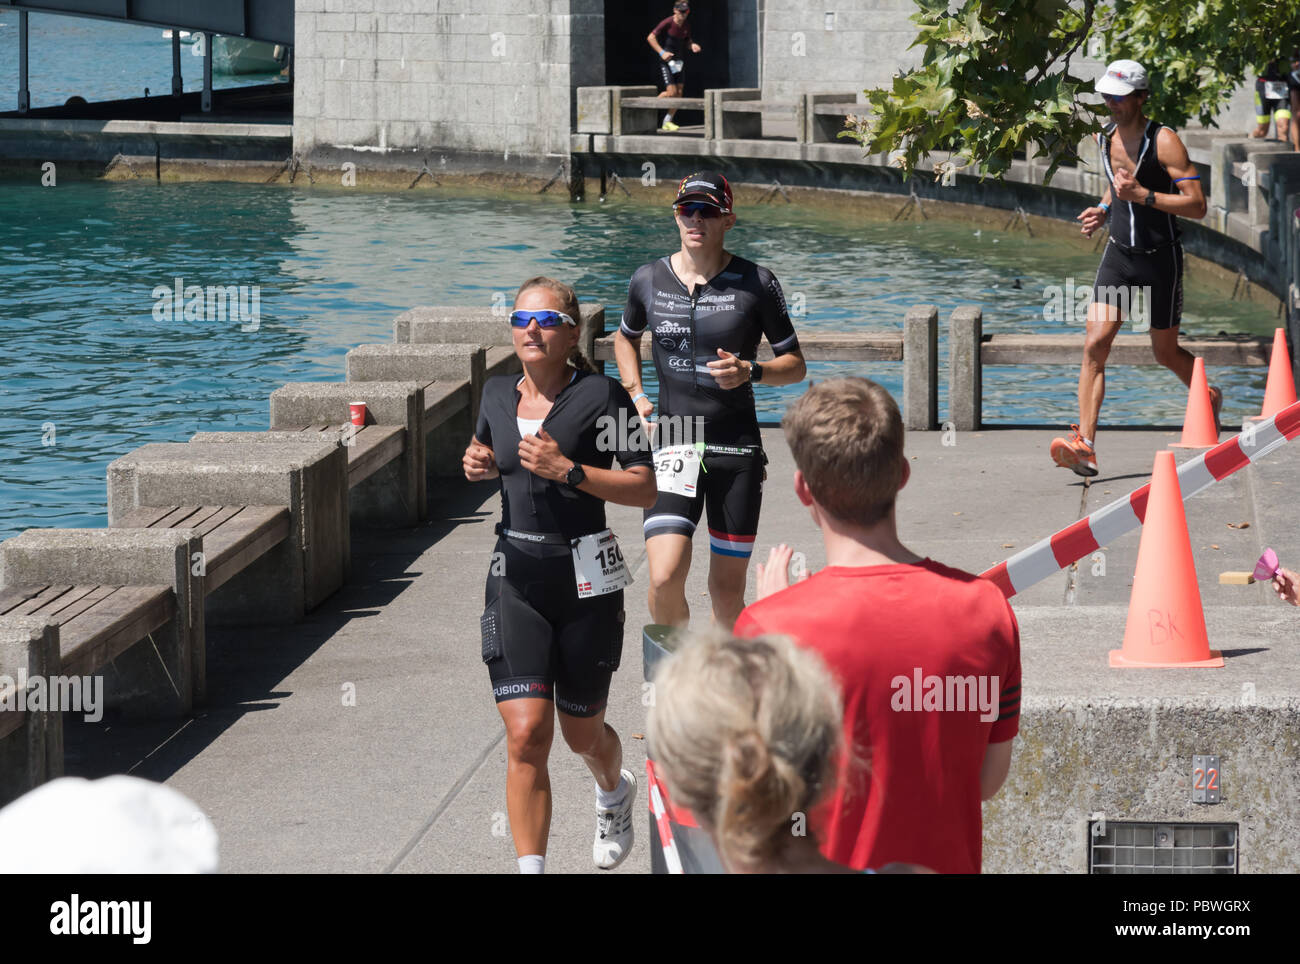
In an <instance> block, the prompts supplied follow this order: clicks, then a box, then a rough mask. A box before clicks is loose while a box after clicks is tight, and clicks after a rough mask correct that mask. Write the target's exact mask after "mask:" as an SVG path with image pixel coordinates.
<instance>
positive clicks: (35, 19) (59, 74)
mask: <svg viewBox="0 0 1300 964" xmlns="http://www.w3.org/2000/svg"><path fill="white" fill-rule="evenodd" d="M27 24H28V29H27V34H28V41H27V51H28V57H27V71H28V87H29V89H30V90H31V101H32V103H31V105H32V107H55V106H58V105H59V104H62V103H64V102H65V101H66V100H67V99H68V98H69V97H71V96H73V95H74V94H75V95H78V96H81V97H84V98H85V99H86V100H87V101H90V102H92V103H93V102H96V101H104V100H122V99H126V98H129V97H143V96H144V91H145V88H146V87H147V88H149V95H150V96H151V97H158V96H161V95H164V94H166V95H170V94H171V90H172V44H171V41H170V40H164V39H163V36H162V30H161V29H159V28H157V27H141V26H136V25H133V24H124V23H115V22H113V21H111V20H92V19H90V18H87V17H60V16H55V15H53V14H41V13H33V14H31V15H30V16H29V17H28V21H27ZM181 79H182V81H183V82H184V86H185V90H186V91H196V90H202V89H203V58H201V57H196V56H194V55H193V53H192V52H191V50H190V48H189V47H186V46H182V47H181ZM275 79H277V76H276V75H274V74H240V75H238V76H226V75H223V74H214V75H213V79H212V85H213V87H215V88H218V89H220V88H223V87H245V86H248V85H250V84H265V83H269V82H270V81H272V80H275ZM17 91H18V13H17V11H14V10H10V9H8V8H4V7H0V110H3V111H9V110H17V109H18V93H17Z"/></svg>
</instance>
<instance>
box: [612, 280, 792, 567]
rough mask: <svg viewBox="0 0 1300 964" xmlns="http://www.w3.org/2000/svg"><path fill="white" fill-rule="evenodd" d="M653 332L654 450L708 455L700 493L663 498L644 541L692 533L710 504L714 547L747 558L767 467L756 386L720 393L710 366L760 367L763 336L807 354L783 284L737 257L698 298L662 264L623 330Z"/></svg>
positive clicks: (639, 292) (643, 285)
mask: <svg viewBox="0 0 1300 964" xmlns="http://www.w3.org/2000/svg"><path fill="white" fill-rule="evenodd" d="M647 328H648V329H649V331H650V336H651V337H652V338H653V339H654V344H653V357H654V363H655V370H656V372H657V373H658V376H659V405H658V409H659V418H658V424H659V426H660V427H659V430H658V432H657V437H656V439H655V445H656V446H657V447H660V448H662V447H663V446H666V445H672V444H684V443H686V442H699V441H703V442H704V443H705V450H704V459H703V464H702V466H701V469H700V473H699V476H698V479H697V487H696V492H695V495H694V496H685V495H678V494H677V493H673V492H660V493H659V499H658V501H657V502H656V503H655V505H654V508H652V509H649V510H647V511H646V513H645V522H644V526H643V528H644V530H645V535H646V538H650V537H651V536H657V535H663V534H664V533H669V532H675V533H679V534H681V535H685V536H692V535H694V534H695V527H696V526H697V525H698V524H699V521H700V515H701V512H702V510H703V509H704V508H705V507H706V506H707V508H708V513H709V545H710V548H711V549H712V550H713V551H714V552H716V553H718V554H719V555H725V556H736V557H739V558H748V557H749V556H750V555H751V554H752V553H753V551H754V536H755V535H756V534H757V533H758V513H759V509H760V507H761V506H762V501H763V478H764V475H765V474H766V473H765V470H764V468H763V465H764V464H765V463H766V461H767V457H766V456H765V455H764V454H763V445H762V438H761V437H760V436H759V433H758V416H757V415H756V414H755V412H754V389H753V386H752V385H751V384H750V383H748V382H746V383H744V384H742V385H740V386H738V387H737V388H731V389H722V388H719V387H718V383H717V382H716V381H715V380H714V378H713V375H712V373H711V372H710V370H709V368H708V363H709V362H711V361H718V360H719V358H718V349H719V348H722V349H724V350H725V351H728V352H730V353H731V354H733V355H736V356H737V357H739V358H742V359H744V360H746V361H753V360H754V357H755V355H756V354H757V352H758V343H759V341H760V340H761V339H762V338H763V337H764V336H766V337H767V340H768V343H769V344H770V345H771V346H772V351H773V353H774V354H775V355H777V356H780V355H785V354H788V353H790V352H792V351H797V350H798V349H799V339H798V337H797V336H796V335H795V332H794V325H793V324H791V322H790V315H789V313H788V312H787V311H786V307H785V297H784V295H783V294H782V293H781V285H780V283H779V282H778V281H777V280H776V277H775V276H774V275H773V274H772V272H770V271H768V270H767V269H766V268H762V267H760V266H758V265H756V264H754V262H752V261H747V260H746V259H744V258H740V257H736V256H734V255H733V256H732V259H731V261H729V262H728V263H727V265H726V267H724V268H723V269H722V271H720V272H719V273H718V274H717V276H716V277H714V278H713V279H711V280H710V281H709V283H708V284H706V285H702V286H699V287H698V288H697V289H696V290H695V291H694V292H691V291H689V290H687V288H686V286H685V285H684V284H683V283H682V282H681V281H680V280H678V278H677V275H676V273H675V272H674V271H673V269H672V264H671V262H670V260H669V259H668V258H666V257H665V258H660V259H659V260H658V261H654V262H651V263H650V264H647V265H643V266H642V267H640V268H638V269H637V272H636V274H634V275H633V276H632V283H631V285H630V286H629V288H628V293H627V307H626V308H625V309H624V310H623V321H622V324H621V325H620V330H621V331H622V332H623V334H625V335H627V336H628V337H629V338H640V336H641V335H642V334H643V333H644V332H645V331H646V330H647ZM697 427H699V428H702V430H703V439H701V438H700V433H699V431H697Z"/></svg>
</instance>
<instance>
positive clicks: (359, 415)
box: [348, 402, 366, 425]
mask: <svg viewBox="0 0 1300 964" xmlns="http://www.w3.org/2000/svg"><path fill="white" fill-rule="evenodd" d="M348 409H349V411H351V413H352V424H353V425H365V424H366V403H365V402H352V403H351V404H350V405H349V406H348Z"/></svg>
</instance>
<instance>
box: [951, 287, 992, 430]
mask: <svg viewBox="0 0 1300 964" xmlns="http://www.w3.org/2000/svg"><path fill="white" fill-rule="evenodd" d="M983 332H984V313H983V311H982V309H980V307H979V306H978V305H962V306H960V307H958V308H955V309H953V313H952V316H951V317H950V318H949V319H948V417H949V418H950V419H951V420H952V422H953V424H954V425H955V427H956V429H957V431H959V432H971V431H974V430H976V429H978V428H979V427H980V407H981V405H982V399H983V372H982V369H981V367H980V340H981V338H982V336H983Z"/></svg>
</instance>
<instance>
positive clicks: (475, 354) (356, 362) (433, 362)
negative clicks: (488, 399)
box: [347, 344, 486, 430]
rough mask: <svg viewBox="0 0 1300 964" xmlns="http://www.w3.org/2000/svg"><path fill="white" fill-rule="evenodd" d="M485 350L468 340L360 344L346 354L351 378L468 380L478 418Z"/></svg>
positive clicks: (475, 415)
mask: <svg viewBox="0 0 1300 964" xmlns="http://www.w3.org/2000/svg"><path fill="white" fill-rule="evenodd" d="M485 354H486V353H485V352H484V350H483V349H482V348H481V347H479V346H478V345H468V344H460V345H457V344H437V345H358V346H357V347H356V348H353V349H352V350H351V351H349V352H348V354H347V372H348V381H349V382H368V381H371V382H372V381H414V382H421V383H427V382H453V383H454V382H460V381H468V382H469V384H470V395H471V397H472V398H473V403H472V405H471V413H472V416H473V418H475V419H477V418H478V399H479V396H480V395H482V393H483V373H484V370H485ZM427 428H428V429H430V430H432V429H433V428H434V426H427Z"/></svg>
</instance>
